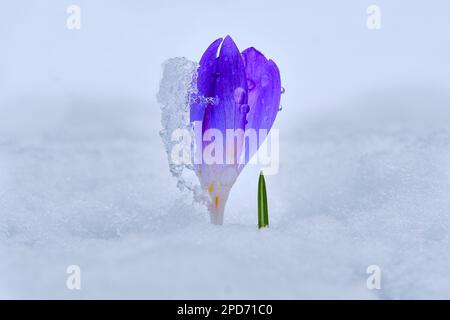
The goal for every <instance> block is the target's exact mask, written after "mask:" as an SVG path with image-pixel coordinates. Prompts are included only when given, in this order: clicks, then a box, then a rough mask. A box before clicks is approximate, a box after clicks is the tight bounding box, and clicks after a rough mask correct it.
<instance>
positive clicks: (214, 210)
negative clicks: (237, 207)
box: [208, 187, 230, 225]
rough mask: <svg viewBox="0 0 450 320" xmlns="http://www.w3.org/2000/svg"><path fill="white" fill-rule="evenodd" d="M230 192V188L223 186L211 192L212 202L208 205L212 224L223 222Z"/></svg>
mask: <svg viewBox="0 0 450 320" xmlns="http://www.w3.org/2000/svg"><path fill="white" fill-rule="evenodd" d="M229 194H230V189H229V188H223V187H222V188H220V189H219V190H217V191H216V192H213V193H212V194H211V202H210V203H209V205H208V210H209V216H210V218H211V223H212V224H217V225H222V224H223V214H224V211H225V205H226V203H227V200H228V195H229Z"/></svg>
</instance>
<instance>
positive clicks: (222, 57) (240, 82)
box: [213, 36, 248, 133]
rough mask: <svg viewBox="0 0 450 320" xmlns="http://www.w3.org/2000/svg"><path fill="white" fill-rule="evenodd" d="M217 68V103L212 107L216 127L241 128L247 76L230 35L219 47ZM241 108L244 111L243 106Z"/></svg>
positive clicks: (245, 102) (245, 101)
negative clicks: (215, 111)
mask: <svg viewBox="0 0 450 320" xmlns="http://www.w3.org/2000/svg"><path fill="white" fill-rule="evenodd" d="M217 70H218V73H219V74H218V78H217V84H216V95H217V98H218V105H217V107H216V108H214V109H215V110H217V113H214V112H213V117H215V118H216V124H217V125H218V127H217V129H219V130H221V131H222V130H223V129H242V130H243V129H244V125H245V122H244V121H245V113H244V117H243V116H242V113H241V109H242V108H241V106H242V105H244V106H246V105H247V102H248V92H247V78H246V75H245V67H244V61H243V59H242V56H241V53H240V52H239V49H238V48H237V46H236V44H235V43H234V41H233V40H232V39H231V37H230V36H227V37H226V38H225V40H224V41H223V43H222V47H221V48H220V54H219V60H218V65H217ZM243 109H244V110H243V111H245V107H244V108H243ZM243 120H244V121H243ZM223 132H224V133H225V130H224V131H223Z"/></svg>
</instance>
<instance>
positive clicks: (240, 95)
mask: <svg viewBox="0 0 450 320" xmlns="http://www.w3.org/2000/svg"><path fill="white" fill-rule="evenodd" d="M233 95H234V101H235V102H236V103H237V104H243V103H244V101H245V98H246V97H247V93H246V91H245V90H244V88H241V87H237V88H236V89H235V90H234V94H233Z"/></svg>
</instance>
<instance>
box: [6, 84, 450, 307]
mask: <svg viewBox="0 0 450 320" xmlns="http://www.w3.org/2000/svg"><path fill="white" fill-rule="evenodd" d="M406 93H408V94H406ZM423 95H426V96H427V97H430V99H431V100H432V102H433V104H434V106H435V107H434V108H427V109H426V110H427V111H426V112H423V113H421V112H420V110H423V109H425V108H423V107H425V105H423V106H417V104H418V103H420V102H418V101H419V100H420V97H422V98H423ZM377 96H379V95H374V96H373V97H365V98H362V99H361V100H359V101H353V102H351V104H352V106H359V104H360V103H361V104H362V103H366V105H367V104H368V103H367V101H371V103H372V104H374V105H376V106H382V107H377V108H372V109H368V110H367V109H365V108H353V107H349V106H348V105H347V106H343V107H342V108H341V109H340V111H339V112H335V111H330V112H326V113H324V114H322V115H315V116H309V117H305V118H303V119H299V122H298V123H297V124H296V125H295V126H291V127H289V128H284V130H283V136H282V146H281V150H282V156H281V169H280V172H279V174H278V175H275V176H271V177H267V186H268V197H269V207H270V218H271V227H270V229H268V230H263V231H258V230H257V228H256V184H257V173H258V172H257V169H256V168H246V170H245V171H244V173H243V175H242V176H241V177H240V178H239V179H238V181H237V183H236V185H235V187H234V189H233V190H232V194H231V196H230V200H229V203H228V207H227V209H226V215H225V225H224V226H222V227H220V226H213V225H210V224H209V222H208V217H207V213H206V210H205V209H204V208H203V207H201V206H200V205H196V204H193V202H192V196H191V195H190V194H189V193H185V194H183V193H181V192H180V191H179V190H178V189H177V188H176V181H175V179H173V178H172V177H171V175H170V172H169V170H168V165H167V161H166V155H165V151H164V148H163V145H162V142H161V141H160V137H159V134H158V131H159V129H160V126H159V121H160V119H159V109H158V106H157V105H156V103H155V104H153V105H147V104H144V103H140V102H139V101H125V100H123V101H120V100H115V101H101V100H95V99H90V100H86V101H84V100H81V99H73V100H68V101H39V100H37V99H32V100H30V101H29V102H26V101H19V102H17V104H14V103H13V102H11V104H10V107H9V108H3V109H2V110H1V117H0V119H1V140H0V146H1V148H0V156H1V157H0V159H1V168H2V171H1V172H2V179H1V182H2V183H1V185H0V187H1V188H0V196H1V203H0V284H1V286H0V296H1V297H3V298H5V297H6V298H443V297H447V298H448V297H450V296H449V290H448V288H450V279H449V277H448V264H449V261H450V253H449V251H448V247H449V245H450V238H449V233H448V232H447V231H448V228H449V222H450V221H449V220H450V219H449V212H448V208H450V199H449V197H448V193H449V192H450V180H449V178H450V150H449V149H450V145H449V142H450V131H449V130H448V128H447V123H448V120H449V119H448V118H449V116H450V114H449V113H448V112H445V111H444V110H443V109H440V108H437V106H443V107H445V106H446V105H448V102H449V101H450V100H448V99H447V100H440V99H442V97H444V94H443V93H442V92H440V93H439V92H431V91H430V92H418V90H410V91H408V92H401V91H400V92H398V94H396V95H392V96H391V97H389V95H386V94H385V95H384V96H383V99H381V100H380V99H378V98H376V97H377ZM407 96H409V97H408V98H405V97H407ZM436 97H440V98H436ZM422 100H423V101H424V99H422ZM412 103H415V104H416V107H420V108H412V107H411V104H412ZM426 103H428V102H426ZM369 105H370V103H369ZM402 105H403V106H404V108H407V109H408V110H410V112H408V113H406V112H404V111H405V110H404V109H403V110H402V107H401V106H402ZM35 106H39V110H40V112H39V113H37V112H36V113H34V114H33V115H32V116H31V115H30V113H27V110H32V108H34V107H35ZM94 106H95V108H94ZM289 109H290V107H286V108H285V109H284V110H283V111H282V112H281V113H280V115H279V116H280V117H287V116H289ZM388 114H389V116H388ZM49 115H51V116H49ZM429 121H431V122H429ZM247 169H248V170H247ZM70 264H77V265H79V266H80V267H81V270H82V290H80V291H70V290H67V289H66V287H65V280H66V277H67V275H66V274H65V269H66V267H67V266H68V265H70ZM371 264H377V265H379V266H380V267H381V269H382V290H379V291H369V290H368V289H367V288H366V278H367V275H366V273H365V271H366V268H367V266H368V265H371Z"/></svg>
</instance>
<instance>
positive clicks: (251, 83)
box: [247, 79, 255, 90]
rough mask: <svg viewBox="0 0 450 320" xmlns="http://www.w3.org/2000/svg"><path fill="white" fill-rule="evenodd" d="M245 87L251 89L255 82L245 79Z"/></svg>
mask: <svg viewBox="0 0 450 320" xmlns="http://www.w3.org/2000/svg"><path fill="white" fill-rule="evenodd" d="M247 87H248V90H253V89H254V88H255V83H254V82H253V81H252V80H250V79H247Z"/></svg>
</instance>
